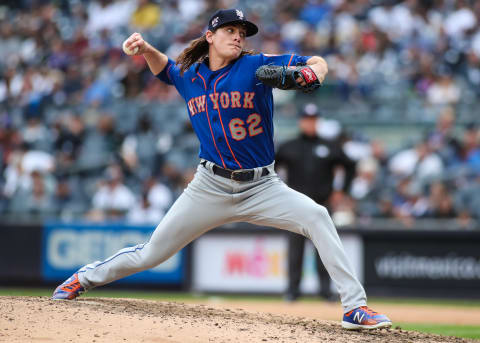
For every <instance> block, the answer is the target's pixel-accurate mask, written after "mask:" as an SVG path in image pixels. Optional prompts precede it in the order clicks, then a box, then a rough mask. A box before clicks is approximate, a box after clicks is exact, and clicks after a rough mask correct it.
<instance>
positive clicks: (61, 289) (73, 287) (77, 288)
mask: <svg viewBox="0 0 480 343" xmlns="http://www.w3.org/2000/svg"><path fill="white" fill-rule="evenodd" d="M82 293H85V288H83V286H82V285H81V284H80V281H78V274H77V273H75V274H73V275H72V276H70V277H69V278H68V279H67V280H65V281H64V282H63V283H62V284H61V285H60V286H58V287H57V288H56V289H55V291H54V292H53V295H52V300H73V299H75V298H76V297H78V296H79V295H80V294H82Z"/></svg>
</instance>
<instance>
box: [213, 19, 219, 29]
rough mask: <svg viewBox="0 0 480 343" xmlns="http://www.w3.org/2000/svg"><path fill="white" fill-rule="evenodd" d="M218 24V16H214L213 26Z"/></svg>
mask: <svg viewBox="0 0 480 343" xmlns="http://www.w3.org/2000/svg"><path fill="white" fill-rule="evenodd" d="M217 25H218V17H215V18H213V20H212V26H213V27H215V26H217Z"/></svg>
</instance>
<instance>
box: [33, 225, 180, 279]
mask: <svg viewBox="0 0 480 343" xmlns="http://www.w3.org/2000/svg"><path fill="white" fill-rule="evenodd" d="M153 230H154V227H150V226H126V225H122V224H118V225H113V224H109V225H101V224H100V225H89V224H85V225H83V224H63V223H61V224H58V223H49V224H47V225H45V228H44V232H43V249H42V267H43V277H44V279H45V280H46V281H62V280H63V279H65V278H66V277H68V276H70V275H71V274H72V273H74V272H75V271H77V270H78V269H79V268H80V267H82V266H84V265H86V264H89V263H92V262H95V261H102V260H105V259H106V258H108V257H110V256H112V255H113V254H115V253H116V252H117V251H118V250H120V249H123V248H125V247H131V246H135V245H137V244H140V243H145V242H147V241H148V240H149V238H150V235H151V234H152V232H153ZM184 269H185V254H184V251H183V250H182V251H180V252H178V253H177V254H176V255H174V256H172V257H171V258H170V259H168V260H167V261H165V262H163V263H162V264H160V265H159V266H157V267H155V268H153V269H150V270H147V271H144V272H141V273H138V274H134V275H132V276H129V277H127V278H125V279H122V280H119V282H125V283H155V284H180V283H182V282H183V281H184V278H185V275H184V274H185V273H184Z"/></svg>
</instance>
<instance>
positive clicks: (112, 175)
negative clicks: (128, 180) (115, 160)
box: [90, 164, 135, 220]
mask: <svg viewBox="0 0 480 343" xmlns="http://www.w3.org/2000/svg"><path fill="white" fill-rule="evenodd" d="M92 204H93V210H94V212H93V213H92V214H91V215H90V218H101V219H103V220H104V219H110V220H119V219H122V218H124V217H125V215H126V213H127V212H128V211H129V210H130V209H131V208H132V207H133V206H134V204H135V195H134V194H133V193H132V191H131V190H130V189H128V188H127V186H125V185H124V184H123V173H122V170H121V168H120V166H118V165H115V164H114V165H110V166H109V167H108V168H107V171H106V172H105V178H104V180H103V181H102V182H101V184H100V187H99V188H98V191H97V192H96V193H95V195H94V196H93V199H92ZM97 216H98V217H97Z"/></svg>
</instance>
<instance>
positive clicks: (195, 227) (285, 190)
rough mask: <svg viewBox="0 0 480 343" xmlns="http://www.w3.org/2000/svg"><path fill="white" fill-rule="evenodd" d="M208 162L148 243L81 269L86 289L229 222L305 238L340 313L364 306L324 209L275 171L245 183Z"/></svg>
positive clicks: (166, 255)
mask: <svg viewBox="0 0 480 343" xmlns="http://www.w3.org/2000/svg"><path fill="white" fill-rule="evenodd" d="M212 166H213V163H211V162H207V163H206V165H205V166H203V165H199V166H198V168H197V172H196V174H195V177H194V179H193V180H192V181H191V182H190V184H189V185H188V187H187V188H186V189H185V191H184V192H183V193H182V195H181V196H180V197H179V198H178V199H177V201H176V202H175V203H174V204H173V205H172V207H171V208H170V210H169V211H168V213H167V214H166V215H165V217H164V218H163V219H162V221H161V222H160V224H158V226H157V228H156V229H155V231H154V232H153V234H152V236H151V238H150V240H149V241H148V242H147V243H143V244H139V245H136V246H134V247H130V248H125V249H122V250H120V251H118V252H117V253H116V254H115V255H113V256H111V257H109V258H107V259H106V260H105V261H103V262H100V261H97V262H94V263H92V264H89V265H86V266H84V267H83V268H81V269H80V270H79V272H78V275H79V281H80V283H81V285H82V286H83V287H84V288H85V289H87V290H88V289H91V288H93V287H97V286H101V285H104V284H107V283H110V282H112V281H115V280H118V279H121V278H124V277H126V276H129V275H131V274H134V273H138V272H140V271H143V270H147V269H150V268H153V267H155V266H157V265H159V264H160V263H162V262H163V261H165V260H167V259H168V258H169V257H171V256H172V255H174V254H175V253H176V252H177V251H179V250H180V249H182V248H183V247H184V246H185V245H187V244H188V243H190V242H191V241H193V240H194V239H195V238H197V237H199V236H200V235H202V234H203V233H205V232H207V231H208V230H210V229H213V228H215V227H217V226H220V225H223V224H226V223H231V222H248V223H252V224H258V225H263V226H272V227H276V228H279V229H283V230H289V231H292V232H295V233H299V234H302V235H304V236H305V237H307V238H310V239H311V240H312V242H313V244H314V245H315V247H316V248H317V250H318V253H319V255H320V258H321V259H322V261H323V263H324V264H325V267H326V269H327V271H328V273H329V274H330V276H331V278H332V280H333V282H334V283H335V285H336V287H337V289H338V291H339V294H340V299H341V301H342V306H343V309H344V312H348V311H350V310H352V309H354V308H357V307H359V306H365V305H366V295H365V291H364V289H363V287H362V285H361V284H360V282H359V281H358V279H357V278H356V277H355V275H354V273H353V269H352V267H351V265H350V263H349V261H348V258H347V256H346V254H345V251H344V249H343V245H342V243H341V241H340V238H339V237H338V234H337V231H336V229H335V226H334V224H333V222H332V219H331V218H330V215H329V214H328V211H327V210H326V209H325V208H324V207H323V206H320V205H318V204H317V203H315V202H314V201H313V200H312V199H310V198H309V197H307V196H305V195H304V194H302V193H299V192H297V191H295V190H293V189H291V188H289V187H288V186H287V185H286V184H285V183H284V182H283V181H282V180H281V179H280V178H279V177H278V176H277V175H276V173H275V171H274V168H273V164H272V165H270V166H268V167H267V168H268V169H269V172H270V173H269V174H268V175H267V176H263V177H261V171H262V168H256V169H255V177H254V179H253V180H252V181H249V182H236V181H233V180H229V179H226V178H224V177H221V176H218V175H214V174H213V171H212Z"/></svg>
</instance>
